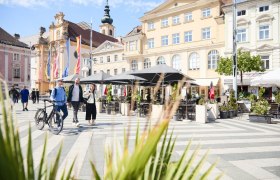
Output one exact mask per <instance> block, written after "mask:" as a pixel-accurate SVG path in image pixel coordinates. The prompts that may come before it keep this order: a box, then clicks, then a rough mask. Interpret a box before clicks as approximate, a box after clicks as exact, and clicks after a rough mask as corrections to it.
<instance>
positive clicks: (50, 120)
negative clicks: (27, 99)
mask: <svg viewBox="0 0 280 180" xmlns="http://www.w3.org/2000/svg"><path fill="white" fill-rule="evenodd" d="M43 101H44V108H39V109H38V110H37V111H36V114H35V117H34V118H35V123H36V127H37V129H39V130H42V129H43V128H44V126H45V124H48V125H49V129H50V131H51V132H52V133H53V134H55V135H58V134H59V133H60V132H61V131H62V129H63V119H62V115H61V113H60V112H58V111H56V109H55V102H56V101H51V100H49V99H43ZM46 102H49V103H52V105H50V106H47V105H46ZM48 107H53V109H52V111H51V112H50V114H49V116H48V114H47V108H48Z"/></svg>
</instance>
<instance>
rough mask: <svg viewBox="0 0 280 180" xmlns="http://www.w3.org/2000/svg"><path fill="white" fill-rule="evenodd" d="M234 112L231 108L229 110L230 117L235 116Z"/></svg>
mask: <svg viewBox="0 0 280 180" xmlns="http://www.w3.org/2000/svg"><path fill="white" fill-rule="evenodd" d="M233 114H234V111H233V110H229V111H228V118H233Z"/></svg>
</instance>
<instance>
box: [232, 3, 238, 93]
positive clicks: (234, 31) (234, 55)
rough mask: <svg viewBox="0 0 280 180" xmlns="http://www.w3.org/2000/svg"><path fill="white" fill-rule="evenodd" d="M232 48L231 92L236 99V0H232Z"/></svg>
mask: <svg viewBox="0 0 280 180" xmlns="http://www.w3.org/2000/svg"><path fill="white" fill-rule="evenodd" d="M232 13H233V20H232V24H233V36H232V37H233V48H232V50H233V51H232V60H233V61H232V62H233V64H232V70H233V71H232V73H233V83H232V84H233V90H234V96H235V98H237V53H236V0H233V9H232Z"/></svg>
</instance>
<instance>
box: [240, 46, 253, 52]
mask: <svg viewBox="0 0 280 180" xmlns="http://www.w3.org/2000/svg"><path fill="white" fill-rule="evenodd" d="M238 50H240V51H251V50H250V49H249V48H246V47H240V48H238Z"/></svg>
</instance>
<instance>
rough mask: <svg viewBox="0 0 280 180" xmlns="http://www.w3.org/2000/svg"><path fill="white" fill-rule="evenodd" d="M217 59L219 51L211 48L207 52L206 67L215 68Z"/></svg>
mask: <svg viewBox="0 0 280 180" xmlns="http://www.w3.org/2000/svg"><path fill="white" fill-rule="evenodd" d="M218 60H219V52H218V51H217V50H212V51H210V52H209V53H208V69H217V64H218Z"/></svg>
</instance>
